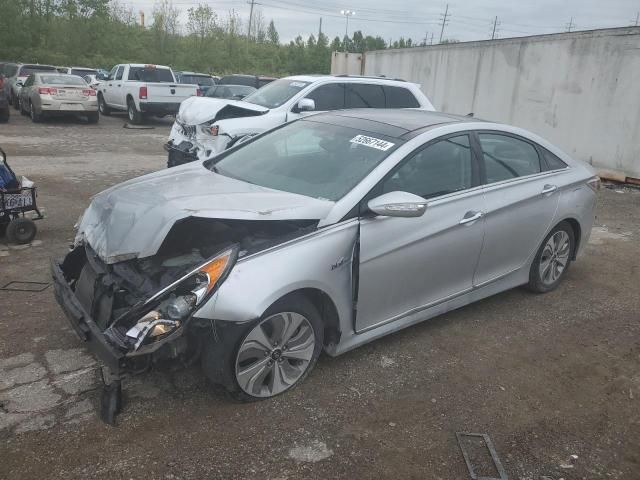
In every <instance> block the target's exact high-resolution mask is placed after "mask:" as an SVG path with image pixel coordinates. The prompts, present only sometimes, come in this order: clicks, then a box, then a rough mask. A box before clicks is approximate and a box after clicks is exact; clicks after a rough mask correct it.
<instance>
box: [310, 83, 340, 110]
mask: <svg viewBox="0 0 640 480" xmlns="http://www.w3.org/2000/svg"><path fill="white" fill-rule="evenodd" d="M306 98H310V99H311V100H313V101H314V102H315V103H316V110H318V111H321V112H322V111H326V110H340V109H342V108H344V84H343V83H329V84H327V85H322V86H320V87H318V88H316V89H315V90H314V91H312V92H311V93H309V95H307V97H306Z"/></svg>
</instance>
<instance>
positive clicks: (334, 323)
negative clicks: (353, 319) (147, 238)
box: [265, 287, 342, 347]
mask: <svg viewBox="0 0 640 480" xmlns="http://www.w3.org/2000/svg"><path fill="white" fill-rule="evenodd" d="M293 296H302V297H304V298H305V299H306V300H308V301H309V302H311V304H312V305H313V306H314V307H315V308H316V309H317V310H318V313H319V314H320V318H321V320H322V323H323V324H324V346H325V347H326V346H328V345H331V344H337V343H338V342H339V340H340V336H341V333H342V331H341V329H340V315H339V314H338V309H337V307H336V304H335V303H334V301H333V299H332V298H331V296H330V295H329V294H328V293H326V292H325V291H323V290H321V289H319V288H313V287H305V288H298V289H297V290H292V291H291V292H289V293H286V294H284V295H282V296H280V297H279V298H278V299H276V300H275V301H274V302H273V303H272V304H271V305H269V307H268V308H267V309H266V310H265V312H266V311H267V310H268V309H269V308H271V306H272V305H274V304H276V303H278V302H281V301H283V300H284V299H286V298H288V297H293Z"/></svg>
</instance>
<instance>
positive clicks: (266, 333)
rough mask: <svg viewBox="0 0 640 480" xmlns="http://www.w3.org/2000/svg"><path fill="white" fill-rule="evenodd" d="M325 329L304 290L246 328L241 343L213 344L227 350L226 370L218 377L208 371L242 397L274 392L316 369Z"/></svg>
mask: <svg viewBox="0 0 640 480" xmlns="http://www.w3.org/2000/svg"><path fill="white" fill-rule="evenodd" d="M323 332H324V330H323V326H322V320H321V318H320V314H319V313H318V311H317V309H316V308H315V307H314V306H313V304H311V303H310V302H309V301H308V300H307V299H306V298H304V297H303V296H300V295H291V296H288V297H285V298H284V299H282V300H280V301H278V302H276V303H275V304H274V305H273V306H272V307H271V308H269V309H268V310H267V312H266V313H265V314H264V315H263V316H262V317H261V318H260V319H259V320H257V321H256V322H253V323H252V324H251V325H250V326H249V327H248V328H246V329H245V333H244V334H243V335H240V336H239V339H240V340H239V341H236V343H235V345H229V344H228V343H226V342H224V343H223V344H220V345H211V346H210V348H211V349H214V348H218V349H220V348H221V349H223V350H225V353H223V354H222V358H220V357H219V358H218V360H221V361H222V363H223V364H222V369H220V370H218V372H217V374H216V375H215V376H213V377H212V375H211V372H207V371H206V370H205V373H207V375H208V376H209V377H210V378H211V379H212V380H213V381H214V383H216V384H219V385H222V386H223V387H224V388H225V389H226V391H227V392H228V393H229V394H231V395H232V396H233V397H234V398H236V399H238V400H241V401H254V400H261V399H266V398H271V397H274V396H276V395H279V394H281V393H284V392H286V391H287V390H290V389H291V388H293V387H294V386H296V385H298V384H299V383H300V382H302V380H304V378H306V376H307V375H308V374H309V372H311V370H312V369H313V367H314V366H315V364H316V362H317V360H318V357H319V356H320V352H321V351H322V342H323ZM218 352H220V351H219V350H218ZM207 353H208V352H205V358H204V359H203V360H204V363H206V362H207V360H206V356H207ZM211 353H212V352H211ZM212 361H214V360H213V358H211V359H210V362H212ZM204 363H203V365H204Z"/></svg>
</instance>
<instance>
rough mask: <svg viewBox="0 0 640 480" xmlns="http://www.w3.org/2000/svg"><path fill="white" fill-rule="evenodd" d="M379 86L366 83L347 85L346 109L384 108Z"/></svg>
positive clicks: (382, 95)
mask: <svg viewBox="0 0 640 480" xmlns="http://www.w3.org/2000/svg"><path fill="white" fill-rule="evenodd" d="M384 107H385V101H384V91H383V90H382V86H381V85H371V84H366V83H352V84H347V108H384Z"/></svg>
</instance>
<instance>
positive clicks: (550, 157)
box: [540, 147, 567, 170]
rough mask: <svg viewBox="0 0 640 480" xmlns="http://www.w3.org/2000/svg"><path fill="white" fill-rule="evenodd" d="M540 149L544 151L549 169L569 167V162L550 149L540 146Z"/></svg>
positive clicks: (543, 154)
mask: <svg viewBox="0 0 640 480" xmlns="http://www.w3.org/2000/svg"><path fill="white" fill-rule="evenodd" d="M540 151H541V152H542V156H543V157H544V161H545V163H546V164H547V170H560V169H563V168H567V164H566V163H564V162H563V161H562V160H560V159H559V158H558V157H557V156H556V155H554V154H553V153H551V152H550V151H549V150H547V149H545V148H542V147H540Z"/></svg>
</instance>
